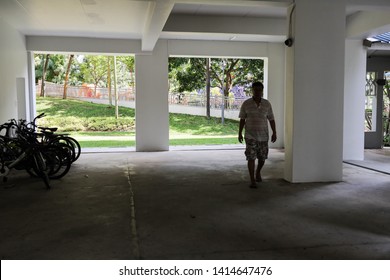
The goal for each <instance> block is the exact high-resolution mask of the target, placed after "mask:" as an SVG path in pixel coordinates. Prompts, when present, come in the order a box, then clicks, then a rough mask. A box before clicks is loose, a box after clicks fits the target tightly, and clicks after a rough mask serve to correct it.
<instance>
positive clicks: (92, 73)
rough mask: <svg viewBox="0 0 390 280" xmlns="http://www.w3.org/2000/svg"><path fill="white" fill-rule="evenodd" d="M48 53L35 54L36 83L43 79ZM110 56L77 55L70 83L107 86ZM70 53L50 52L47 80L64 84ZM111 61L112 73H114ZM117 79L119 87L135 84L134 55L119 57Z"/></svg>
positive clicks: (72, 66)
mask: <svg viewBox="0 0 390 280" xmlns="http://www.w3.org/2000/svg"><path fill="white" fill-rule="evenodd" d="M45 57H46V54H35V57H34V61H35V79H36V81H35V82H36V83H37V82H38V80H40V79H42V73H43V67H44V63H45ZM108 58H110V59H111V61H113V59H112V58H113V57H112V56H102V55H100V56H97V55H75V59H74V60H73V61H72V64H71V71H70V75H69V85H81V84H83V83H92V84H95V85H96V86H104V87H106V86H107V72H108V60H107V59H108ZM68 59H69V55H64V54H50V56H49V63H48V68H47V71H46V81H48V82H52V83H57V84H63V83H64V80H65V73H66V68H67V63H68ZM113 69H114V67H113V62H111V74H112V73H113V71H114V70H113ZM117 81H118V86H119V87H129V86H134V56H118V57H117Z"/></svg>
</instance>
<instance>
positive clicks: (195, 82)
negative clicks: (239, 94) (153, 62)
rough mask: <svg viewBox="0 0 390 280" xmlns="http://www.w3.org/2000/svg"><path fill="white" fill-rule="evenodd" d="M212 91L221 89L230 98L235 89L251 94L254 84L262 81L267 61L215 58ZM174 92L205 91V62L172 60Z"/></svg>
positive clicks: (172, 89) (172, 88)
mask: <svg viewBox="0 0 390 280" xmlns="http://www.w3.org/2000/svg"><path fill="white" fill-rule="evenodd" d="M210 72H211V74H210V75H211V87H218V88H220V89H221V90H222V91H223V92H224V93H225V96H228V93H229V90H230V89H231V88H232V87H233V86H244V87H246V88H247V91H248V93H249V91H250V90H249V88H250V84H251V83H252V82H253V81H263V79H264V61H263V60H261V59H238V58H235V59H231V58H212V59H211V64H210ZM169 78H170V84H171V91H178V92H184V91H194V90H199V89H204V88H205V87H206V58H182V57H172V58H170V59H169Z"/></svg>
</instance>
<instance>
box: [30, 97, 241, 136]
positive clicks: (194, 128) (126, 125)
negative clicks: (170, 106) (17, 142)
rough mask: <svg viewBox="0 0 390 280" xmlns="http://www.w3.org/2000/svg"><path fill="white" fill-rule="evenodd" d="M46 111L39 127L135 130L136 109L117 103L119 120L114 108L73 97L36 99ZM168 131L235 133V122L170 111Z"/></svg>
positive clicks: (83, 129) (40, 107)
mask: <svg viewBox="0 0 390 280" xmlns="http://www.w3.org/2000/svg"><path fill="white" fill-rule="evenodd" d="M43 112H44V113H45V117H44V118H42V119H40V120H39V123H38V124H39V125H40V126H48V127H58V128H59V130H60V131H110V132H111V133H112V132H114V131H126V132H127V135H128V133H134V131H135V110H134V109H131V108H127V107H121V106H119V115H120V117H119V119H115V108H114V107H112V106H108V105H104V104H95V103H91V102H85V101H79V100H74V99H65V100H64V99H59V98H48V97H45V98H37V113H38V114H40V113H43ZM169 121H170V132H171V134H190V135H206V136H223V135H236V134H237V129H238V121H235V120H229V119H225V124H224V125H222V124H221V119H220V118H210V119H207V118H206V117H203V116H193V115H185V114H169Z"/></svg>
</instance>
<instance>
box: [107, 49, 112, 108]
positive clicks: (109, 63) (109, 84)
mask: <svg viewBox="0 0 390 280" xmlns="http://www.w3.org/2000/svg"><path fill="white" fill-rule="evenodd" d="M107 64H108V69H107V87H108V103H109V104H110V106H112V94H111V56H108V57H107Z"/></svg>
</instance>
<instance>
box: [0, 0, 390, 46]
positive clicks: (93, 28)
mask: <svg viewBox="0 0 390 280" xmlns="http://www.w3.org/2000/svg"><path fill="white" fill-rule="evenodd" d="M347 1H348V3H349V5H348V7H347V15H351V14H354V13H358V12H360V11H362V10H364V9H373V7H374V8H375V5H370V6H367V5H364V3H367V2H369V1H364V0H347ZM386 1H388V0H386ZM386 1H383V0H371V2H370V3H371V4H372V3H376V2H377V3H378V5H377V6H376V7H379V8H380V4H381V3H382V2H383V3H385V4H386ZM355 2H356V3H355ZM291 3H292V1H290V0H265V1H256V0H249V1H242V0H153V1H146V0H138V1H132V0H66V1H64V0H0V18H1V19H2V20H4V21H6V22H7V23H8V24H10V25H11V26H13V27H14V28H15V29H17V30H19V31H20V32H21V33H22V34H25V35H30V36H39V35H45V36H72V37H92V38H116V39H135V40H141V42H142V50H143V51H151V50H153V48H154V45H155V43H156V42H157V40H158V39H160V38H162V39H196V40H230V41H232V40H235V41H258V42H283V41H284V40H285V39H286V34H285V33H286V30H287V27H286V26H287V10H288V6H289V5H291ZM387 3H388V2H387ZM387 5H388V4H387ZM259 22H260V23H261V24H259ZM254 23H256V24H254Z"/></svg>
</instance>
